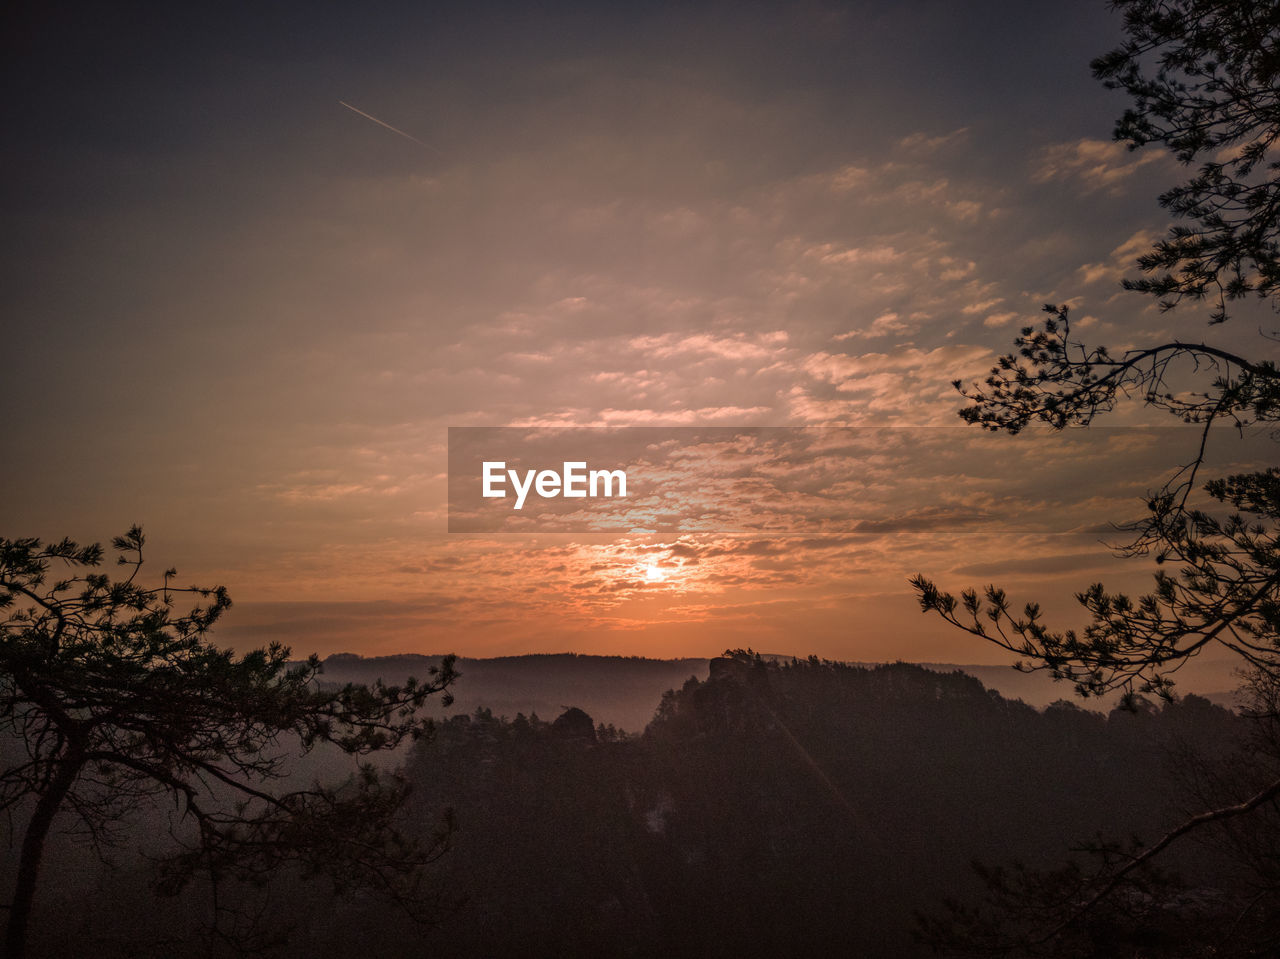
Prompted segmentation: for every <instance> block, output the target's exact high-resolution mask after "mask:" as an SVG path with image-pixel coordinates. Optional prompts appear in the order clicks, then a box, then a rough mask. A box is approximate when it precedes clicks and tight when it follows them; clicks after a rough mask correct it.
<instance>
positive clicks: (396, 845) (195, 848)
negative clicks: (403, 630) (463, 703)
mask: <svg viewBox="0 0 1280 959" xmlns="http://www.w3.org/2000/svg"><path fill="white" fill-rule="evenodd" d="M113 545H114V547H115V549H116V550H118V551H119V553H120V556H119V562H120V563H121V564H122V565H124V566H125V567H126V568H128V571H129V575H128V576H127V578H125V579H120V580H112V579H111V578H110V577H108V576H107V575H105V574H101V573H96V572H92V570H93V569H94V568H95V567H97V566H98V565H99V564H100V563H101V561H102V558H103V550H102V548H101V547H100V546H98V545H93V546H79V545H77V544H76V543H74V542H71V541H70V540H63V541H62V542H60V543H54V544H49V545H45V544H43V543H41V542H40V541H39V540H37V539H17V540H4V539H0V613H2V614H3V619H2V620H0V728H2V729H3V731H4V732H5V734H6V735H10V734H12V735H14V736H16V737H17V739H18V741H19V743H20V746H21V757H20V758H19V759H18V761H16V762H15V763H14V764H13V765H12V766H10V768H7V769H5V770H4V771H3V773H2V774H0V808H3V809H5V810H8V811H10V813H11V814H12V812H13V811H18V812H24V811H27V810H28V809H29V810H30V814H29V818H28V819H27V822H26V828H25V831H24V832H23V834H22V845H21V851H20V858H19V863H18V870H17V878H16V885H15V891H14V895H13V900H12V903H11V906H10V909H9V917H8V924H7V932H6V947H5V955H7V956H9V957H11V959H18V957H20V956H22V955H23V953H24V950H25V947H26V942H27V936H28V927H29V920H30V916H31V910H32V903H33V899H34V896H35V893H36V888H37V878H38V874H39V869H40V864H41V858H42V855H43V852H44V848H45V841H46V838H47V836H48V835H49V831H50V827H51V826H52V824H53V821H54V818H55V816H56V815H57V814H58V813H59V812H63V811H65V812H69V813H71V814H73V815H74V816H75V817H77V819H78V820H79V821H80V822H81V823H82V824H83V826H84V827H86V829H87V831H88V833H89V835H90V836H91V837H92V838H93V839H94V841H95V842H96V841H99V840H102V839H105V838H107V837H106V834H105V832H104V830H105V829H106V828H107V827H109V826H110V824H111V823H112V822H113V821H114V820H115V819H117V818H118V817H119V816H120V815H121V814H123V813H124V812H125V811H127V810H128V809H129V808H131V807H134V806H136V805H137V804H138V802H139V801H140V800H144V799H146V798H148V797H157V796H159V797H169V798H171V799H172V801H173V802H174V803H175V804H176V807H177V808H178V809H179V810H180V811H181V814H182V820H183V823H185V824H186V825H185V826H184V825H183V823H180V824H179V827H180V832H181V835H177V836H176V838H178V839H179V840H180V841H181V842H183V844H184V848H183V851H182V852H181V853H180V854H179V855H178V856H176V857H175V858H174V859H173V860H172V861H171V862H170V863H169V869H168V871H167V873H166V877H165V878H166V881H167V882H168V884H169V885H170V886H171V887H172V888H179V887H181V885H182V884H183V883H184V881H185V880H186V878H187V877H189V876H190V875H191V874H192V872H193V871H194V870H196V869H207V870H209V871H210V872H211V873H212V875H213V876H214V877H215V879H216V878H217V877H235V878H254V877H261V876H264V875H266V874H267V873H269V872H270V871H271V870H272V869H274V868H276V867H277V866H279V865H282V864H284V863H289V862H294V863H298V864H300V865H301V867H302V868H303V869H304V870H305V871H308V872H314V873H327V874H329V875H330V876H331V877H332V878H333V881H334V882H335V884H336V885H338V886H339V887H343V888H347V887H356V886H369V887H372V888H374V889H375V890H377V891H380V892H382V893H384V894H387V895H389V896H391V897H392V898H393V899H395V900H397V901H398V902H400V903H401V904H402V905H404V906H406V907H411V906H412V904H413V902H414V901H415V899H414V897H415V895H416V892H417V884H418V881H419V876H420V871H421V869H420V867H421V866H423V865H424V864H425V863H427V862H429V861H431V860H432V859H433V858H435V857H436V856H438V855H439V854H440V852H441V851H442V850H443V843H444V841H445V833H444V832H443V831H442V832H440V833H437V834H436V835H434V836H432V837H431V838H430V839H428V840H425V841H424V840H421V839H418V840H413V839H409V838H407V837H406V836H405V835H402V834H401V833H400V832H398V831H397V830H396V829H395V828H394V823H393V817H394V816H395V814H396V812H397V810H398V809H399V808H400V806H401V803H402V801H403V799H404V797H405V791H406V786H405V783H404V781H403V780H402V779H400V778H397V777H388V776H379V775H378V774H377V773H376V772H375V771H374V770H373V768H372V767H370V766H363V767H362V769H361V773H360V775H359V776H358V777H356V778H355V779H354V781H351V782H348V783H345V784H343V785H341V786H337V787H333V788H328V787H323V786H321V785H319V784H316V785H314V786H312V787H310V788H301V789H288V790H285V789H279V788H273V783H272V780H278V779H279V778H280V777H281V776H282V775H283V774H284V771H285V767H284V763H285V757H284V755H283V752H282V744H284V743H285V742H286V741H296V742H297V743H298V744H299V745H300V746H301V748H302V749H303V750H309V749H311V748H313V747H315V746H316V745H318V744H321V743H331V744H333V745H336V746H337V747H339V748H340V749H342V750H344V751H345V752H347V753H351V754H357V755H362V754H367V753H370V752H373V751H375V750H379V749H385V748H389V747H392V746H395V745H396V744H398V743H399V742H401V741H402V740H404V739H405V738H406V737H408V738H415V739H416V738H418V737H421V736H423V735H424V734H426V733H428V732H429V731H430V729H431V724H430V721H429V720H427V719H424V718H420V717H419V716H418V715H417V711H418V710H419V708H420V707H422V706H423V705H424V703H425V702H426V700H427V699H428V697H431V696H433V695H436V694H441V695H442V699H444V700H445V702H446V703H447V702H448V701H449V694H448V693H447V692H446V689H447V687H448V686H449V685H450V683H451V682H452V681H453V679H454V670H453V660H452V657H447V658H446V659H445V660H444V661H443V662H442V664H441V665H440V667H439V668H438V669H437V670H434V671H433V674H432V676H431V679H430V681H429V682H425V683H418V682H416V681H414V680H412V679H411V680H409V681H408V682H407V683H405V685H403V686H386V685H384V684H382V683H381V682H379V683H376V684H374V685H373V686H372V687H366V686H354V685H349V686H346V687H344V688H341V689H337V690H334V689H321V688H319V687H318V686H317V684H315V683H313V682H312V681H313V680H314V679H315V677H316V675H317V674H318V673H319V671H320V663H319V660H318V659H317V658H316V657H314V656H313V657H311V658H310V659H308V660H307V661H306V662H304V663H301V664H295V665H290V664H289V661H288V657H289V650H288V649H287V648H286V647H284V646H281V645H279V644H272V645H271V646H269V647H268V648H266V649H259V650H254V651H252V652H249V653H245V654H243V655H240V656H236V655H235V654H234V653H233V652H232V651H231V650H227V649H220V648H218V647H217V646H214V645H213V644H212V643H211V642H210V641H209V639H208V637H207V633H208V631H209V629H210V627H211V626H212V625H213V624H214V622H215V621H216V620H217V619H218V617H219V616H220V615H221V614H222V613H223V612H224V611H225V610H226V609H227V608H228V607H229V606H230V605H231V601H230V599H229V598H228V596H227V592H226V590H225V589H223V588H221V587H216V588H211V589H209V588H198V587H190V588H176V587H174V586H172V585H170V584H171V582H172V580H173V578H174V576H175V575H176V573H175V571H174V570H172V569H170V570H168V571H167V572H166V573H165V574H164V576H163V578H162V581H161V583H160V585H157V586H146V585H143V584H142V583H141V582H140V581H139V578H138V574H139V571H140V569H141V567H142V549H143V535H142V531H141V530H140V529H139V528H138V527H134V528H133V529H131V530H130V531H129V532H128V533H127V534H126V535H124V536H121V537H118V538H117V539H116V540H115V541H114V544H113ZM58 565H66V566H67V567H69V568H70V569H71V571H72V572H71V574H70V575H68V576H67V577H66V578H58V579H55V580H53V581H52V582H50V581H49V575H50V570H51V568H52V567H55V566H58ZM184 594H186V595H194V596H196V597H198V599H197V602H202V605H197V606H196V607H195V608H193V609H191V610H190V611H189V612H187V613H186V614H184V615H176V614H175V612H174V609H173V604H174V602H175V600H176V599H178V598H179V597H181V596H183V595H184ZM215 921H216V917H215Z"/></svg>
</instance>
